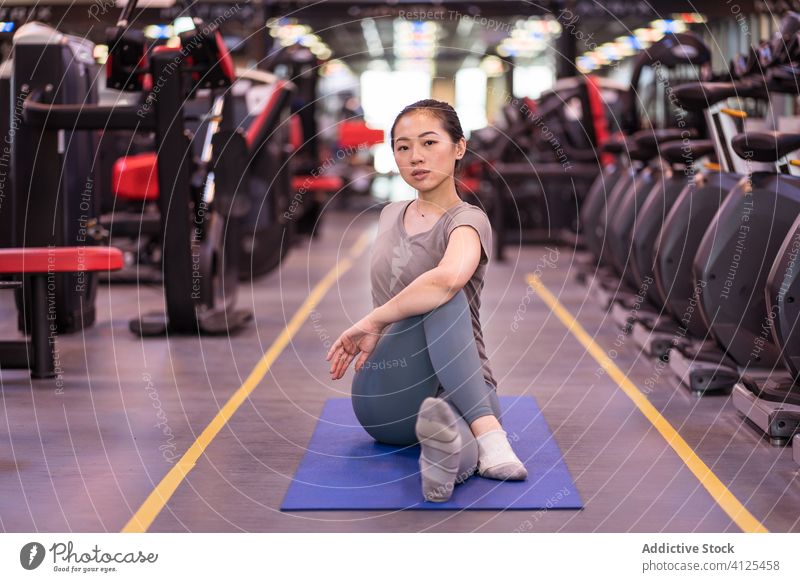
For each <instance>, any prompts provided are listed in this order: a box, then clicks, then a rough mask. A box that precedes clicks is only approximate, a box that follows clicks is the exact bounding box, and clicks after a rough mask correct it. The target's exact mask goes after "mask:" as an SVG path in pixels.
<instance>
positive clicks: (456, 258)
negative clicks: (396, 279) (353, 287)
mask: <svg viewBox="0 0 800 582" xmlns="http://www.w3.org/2000/svg"><path fill="white" fill-rule="evenodd" d="M480 260H481V241H480V237H479V236H478V231H476V230H475V229H474V228H472V227H471V226H468V225H461V226H458V227H456V228H455V229H453V231H452V232H451V233H450V239H449V240H448V242H447V248H446V249H445V252H444V256H443V257H442V260H441V261H439V264H438V265H436V267H434V268H433V269H431V270H430V271H426V272H424V273H422V274H421V275H420V276H419V277H417V278H416V279H414V280H413V281H412V282H411V283H409V285H408V286H407V287H406V288H405V289H403V290H402V291H400V293H398V294H397V295H395V296H394V297H392V298H391V299H390V300H389V301H387V302H386V303H384V304H383V305H381V306H380V307H378V308H376V309H374V310H373V311H372V313H371V314H370V315H369V316H368V317H370V316H371V317H372V319H373V321H374V322H375V323H376V324H377V325H378V326H381V327H386V326H387V325H389V324H392V323H394V322H395V321H400V320H402V319H405V318H407V317H411V316H412V315H419V314H421V313H426V312H428V311H430V310H432V309H435V308H436V307H439V306H440V305H442V304H444V303H447V302H448V301H450V299H452V298H453V296H454V295H455V294H456V293H458V292H459V291H460V290H461V288H462V287H464V285H466V284H467V282H468V281H469V280H470V278H471V277H472V275H473V274H474V273H475V269H477V268H478V263H479V262H480Z"/></svg>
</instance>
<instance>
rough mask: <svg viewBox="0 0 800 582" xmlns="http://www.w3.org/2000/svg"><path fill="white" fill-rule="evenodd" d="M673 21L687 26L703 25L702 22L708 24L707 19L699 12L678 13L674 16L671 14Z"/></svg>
mask: <svg viewBox="0 0 800 582" xmlns="http://www.w3.org/2000/svg"><path fill="white" fill-rule="evenodd" d="M670 16H672V18H673V19H675V20H680V21H682V22H685V23H687V24H703V23H704V22H708V19H707V18H706V17H705V15H704V14H700V13H699V12H678V13H676V14H671V15H670Z"/></svg>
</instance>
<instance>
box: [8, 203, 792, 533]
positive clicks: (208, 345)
mask: <svg viewBox="0 0 800 582" xmlns="http://www.w3.org/2000/svg"><path fill="white" fill-rule="evenodd" d="M376 226H377V213H375V212H365V213H357V212H354V211H342V210H337V211H331V212H327V213H326V215H325V217H324V224H323V228H322V233H321V236H320V237H319V238H317V239H315V240H310V241H308V240H307V239H306V240H304V241H303V243H302V244H301V245H299V246H297V247H295V248H294V249H292V251H291V252H290V253H289V255H288V256H287V258H286V260H285V261H284V264H283V266H282V268H281V269H279V270H277V271H275V272H273V273H271V274H270V275H268V276H266V277H264V278H262V279H260V280H259V281H257V282H256V283H255V284H254V285H253V286H252V287H249V286H244V287H242V288H241V291H240V298H239V305H240V306H242V307H243V308H250V309H252V310H253V312H254V323H253V324H251V325H250V326H249V327H248V328H247V329H245V330H244V331H243V332H241V333H239V334H238V335H235V336H232V337H230V338H228V337H203V338H197V337H170V338H169V339H166V338H160V339H147V340H145V341H141V340H139V339H137V338H136V337H134V336H133V335H132V334H131V333H130V332H129V331H128V328H127V326H128V320H129V319H130V318H132V317H134V316H135V315H137V314H138V313H139V312H147V311H152V310H157V309H158V308H159V305H160V289H159V288H157V287H148V286H142V287H140V288H139V289H137V288H135V287H133V286H114V287H112V288H110V289H109V287H108V285H107V284H103V285H102V286H101V289H100V293H99V298H98V321H97V323H96V324H95V325H94V326H93V327H91V328H90V329H88V330H86V332H85V333H84V334H81V333H78V334H73V335H69V336H66V335H65V336H61V337H60V338H59V341H58V347H57V349H58V352H57V355H58V357H59V359H60V366H61V368H62V369H63V375H62V377H61V378H59V379H58V380H57V381H52V380H48V381H36V382H34V383H31V381H30V378H29V376H28V375H27V373H25V372H21V371H19V372H18V371H4V372H3V375H2V377H0V387H1V388H2V402H0V529H2V531H4V532H30V531H45V532H61V531H75V532H96V531H111V532H114V531H121V530H123V529H125V530H126V531H145V530H146V531H153V532H173V531H178V532H182V531H193V532H219V531H249V532H294V531H311V532H328V531H363V532H418V531H443V532H462V531H463V532H467V531H483V532H494V531H498V532H503V531H514V530H523V531H544V532H555V531H575V532H591V531H610V532H628V531H636V532H687V531H688V532H738V531H742V529H748V530H752V529H759V528H766V529H768V530H769V531H773V532H790V531H792V532H793V531H800V511H799V510H798V509H800V482H798V467H797V466H796V465H795V463H794V462H793V461H792V458H791V450H790V449H789V448H785V449H784V448H778V447H773V446H771V445H770V444H769V443H768V441H767V440H766V439H765V438H763V437H762V436H761V435H759V434H758V433H757V432H756V431H755V430H754V429H753V428H751V427H750V426H749V425H747V424H745V421H744V420H743V419H742V417H741V416H740V415H739V414H738V413H737V412H736V411H735V410H734V408H733V406H732V404H731V403H730V401H729V399H728V397H727V396H716V397H711V396H709V397H705V398H701V399H697V398H695V397H693V396H691V395H690V394H689V393H688V392H687V391H686V390H685V389H683V388H681V387H679V386H677V384H676V381H675V380H674V378H673V377H672V376H671V374H670V372H669V370H668V368H667V367H665V368H663V371H662V372H661V373H658V372H657V368H655V367H654V364H653V362H652V361H649V360H647V359H646V358H644V356H640V355H639V354H638V350H637V349H636V348H635V346H634V344H633V343H632V340H631V339H630V338H625V339H624V340H620V339H619V338H618V335H617V334H618V331H617V329H616V327H615V326H614V325H613V322H612V321H611V319H610V317H608V316H607V315H606V314H605V313H604V311H603V310H601V309H600V308H599V307H598V305H597V303H596V302H594V301H593V300H592V298H591V297H589V296H587V288H586V287H585V286H583V285H580V284H578V283H576V282H575V281H574V277H573V275H574V272H573V271H574V264H573V256H572V254H571V252H570V251H569V249H566V248H563V247H562V248H561V249H560V251H559V252H558V256H557V257H555V253H553V252H552V251H550V250H548V249H546V248H545V247H535V246H524V247H522V248H519V249H516V248H509V251H508V253H507V260H506V262H505V263H499V262H496V261H495V262H493V263H492V264H491V265H490V267H489V273H488V276H487V279H486V286H485V288H484V291H483V309H482V321H483V325H484V330H485V334H486V344H487V349H488V350H489V353H490V360H491V363H492V366H493V370H494V372H495V376H496V377H497V379H498V382H499V393H500V394H501V395H517V394H527V395H531V396H534V397H535V398H536V400H537V401H538V403H539V405H540V407H541V409H542V411H543V414H544V416H545V418H546V420H547V422H548V424H549V426H550V428H551V430H552V432H553V434H554V437H555V439H556V441H557V443H558V445H559V447H560V448H561V450H562V452H563V454H564V458H565V460H566V463H567V466H568V467H569V469H570V471H571V473H572V476H573V478H574V479H575V482H576V485H577V488H578V490H579V492H580V494H581V496H582V498H583V500H584V503H585V508H584V509H583V510H578V511H573V510H551V511H545V510H539V511H505V512H495V511H474V510H469V511H453V512H450V511H414V510H408V511H394V512H377V511H369V512H367V511H365V512H344V511H335V512H333V511H332V512H293V513H291V512H281V511H280V509H279V508H280V503H281V501H282V499H283V496H284V494H285V492H286V490H287V488H288V486H289V483H290V481H291V478H292V475H293V474H294V472H295V470H296V469H297V467H298V464H299V462H300V459H301V458H302V456H303V453H304V448H305V446H306V445H307V443H308V441H309V439H310V438H311V435H312V433H313V431H314V427H315V425H316V419H317V418H318V415H319V414H320V412H321V410H322V407H323V404H324V402H325V400H326V399H327V398H341V397H345V396H347V395H348V394H349V388H350V381H351V379H352V374H353V372H352V368H351V370H349V371H348V374H347V375H346V376H345V377H344V378H342V379H341V380H338V381H331V380H330V379H329V375H328V369H329V364H328V362H326V361H325V354H326V352H327V345H329V344H328V342H332V341H333V340H335V338H336V337H338V335H339V334H340V333H341V332H342V331H343V330H344V329H346V328H347V327H348V326H350V325H351V324H352V323H353V322H354V321H356V320H357V319H359V318H361V317H362V316H364V315H365V314H366V313H367V310H368V308H369V307H370V305H371V301H370V292H369V260H368V258H369V252H370V244H371V241H372V238H373V237H374V236H375V227H376ZM554 257H555V260H552V259H553V258H554ZM534 271H536V274H537V275H539V277H540V280H541V281H542V282H543V284H544V286H545V287H546V288H547V289H548V290H549V292H550V293H552V294H553V295H554V296H555V297H556V298H557V301H558V302H559V304H560V305H561V306H563V309H564V310H566V312H568V314H571V316H572V317H574V318H575V319H576V320H577V322H578V324H579V325H580V328H579V327H578V326H577V325H571V326H570V328H571V329H568V327H567V325H565V321H567V320H564V319H563V318H561V319H560V318H559V317H558V316H557V312H558V311H559V308H558V306H556V307H555V308H554V307H553V304H552V303H548V302H546V301H544V300H543V296H542V294H541V293H540V292H535V291H534V290H533V289H532V288H531V287H529V286H528V282H527V281H528V280H529V279H527V277H528V275H529V274H530V273H533V272H534ZM515 314H516V316H517V319H518V320H519V321H518V327H516V329H515V327H514V326H513V325H512V323H513V321H514V317H515ZM567 317H569V315H568V316H567ZM581 328H582V329H583V330H585V331H586V333H587V334H588V336H590V337H591V340H590V341H592V342H594V345H595V346H596V350H597V349H599V350H601V351H602V352H603V353H606V354H613V355H614V357H613V358H612V362H613V364H612V365H614V366H616V367H617V368H618V369H619V371H620V372H621V373H622V374H616V375H615V374H613V373H609V372H607V371H606V372H604V371H603V369H602V368H601V365H600V364H599V363H598V361H597V360H596V359H595V358H594V357H593V356H592V355H591V353H589V351H587V349H586V347H584V345H583V344H582V343H581V342H580V341H579V336H580V335H581V332H580V329H581ZM14 329H15V310H14V305H13V295H12V294H11V293H4V294H0V333H2V334H3V335H8V334H13V333H14ZM615 344H616V345H615ZM620 344H621V345H620ZM613 350H616V353H615V352H614V351H613ZM595 353H597V351H595ZM621 384H625V385H626V386H627V391H626V390H624V389H623V388H622V387H621ZM636 394H639V396H636ZM632 395H633V396H634V397H633V398H632V397H631V396H632ZM642 395H644V396H646V400H645V399H644V398H641V396H642ZM232 399H233V400H232ZM229 401H230V402H229ZM647 401H649V402H650V403H651V404H652V405H653V407H654V410H652V411H651V412H650V413H649V414H648V415H645V414H644V413H643V412H642V410H643V407H644V408H646V406H647V404H646V403H647ZM643 402H644V404H642V403H643ZM226 403H227V404H226ZM239 403H240V406H238V408H237V405H238V404H239ZM220 410H222V412H221V413H220ZM226 417H229V418H228V420H227V422H225V418H226ZM678 435H679V437H678ZM681 438H682V439H683V440H682V441H681ZM668 440H669V441H671V442H672V443H673V444H672V446H671V445H670V444H669V442H668ZM683 441H685V444H686V445H688V446H685V447H684V446H683ZM706 468H708V469H710V471H711V472H707V471H706ZM529 478H533V479H535V478H536V475H535V473H534V474H533V475H531V477H529ZM701 480H702V482H701ZM556 493H557V492H554V494H556ZM748 512H749V513H748Z"/></svg>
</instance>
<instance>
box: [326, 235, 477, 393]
mask: <svg viewBox="0 0 800 582" xmlns="http://www.w3.org/2000/svg"><path fill="white" fill-rule="evenodd" d="M480 260H481V241H480V236H479V235H478V231H477V230H475V228H473V227H471V226H469V225H461V226H458V227H456V228H454V229H453V231H452V232H451V233H450V238H449V239H448V242H447V248H446V249H445V253H444V256H443V257H442V260H441V261H439V264H438V265H436V267H434V268H433V269H431V270H430V271H426V272H425V273H423V274H422V275H420V276H419V277H417V278H416V279H414V280H413V281H412V282H411V283H410V284H409V285H408V286H407V287H406V288H405V289H403V290H402V291H400V292H399V293H398V294H397V295H395V296H394V297H392V298H391V299H390V300H389V301H387V302H386V303H384V304H383V305H381V306H380V307H377V308H376V309H373V310H372V311H371V312H370V313H369V314H368V315H366V316H365V317H364V318H362V319H361V320H360V321H359V322H357V323H356V324H355V325H353V326H352V327H351V328H350V329H348V330H346V331H345V332H344V333H342V335H341V336H339V338H338V339H337V340H336V342H334V344H333V346H331V349H330V350H328V354H327V356H326V357H325V359H326V360H332V361H331V370H330V373H331V379H333V380H337V379H339V378H341V377H342V376H343V375H344V373H345V371H347V368H348V367H349V366H350V362H352V361H353V358H354V357H355V356H356V355H358V353H359V352H361V356H360V357H359V358H358V361H357V362H356V366H355V368H356V370H360V369H361V366H363V365H364V362H366V361H367V358H369V355H370V354H371V353H372V350H374V349H375V346H376V345H377V343H378V339H379V338H380V336H381V334H382V333H383V330H384V329H385V328H386V327H387V326H388V325H390V324H392V323H394V322H396V321H400V320H402V319H405V318H406V317H411V316H412V315H419V314H421V313H426V312H428V311H430V310H432V309H435V308H436V307H439V306H440V305H442V304H444V303H447V302H448V301H449V300H450V299H451V298H452V297H453V296H454V295H455V294H456V293H458V292H459V291H460V290H461V288H462V287H464V285H466V284H467V281H469V280H470V278H471V277H472V275H473V274H474V273H475V269H477V268H478V264H479V263H480Z"/></svg>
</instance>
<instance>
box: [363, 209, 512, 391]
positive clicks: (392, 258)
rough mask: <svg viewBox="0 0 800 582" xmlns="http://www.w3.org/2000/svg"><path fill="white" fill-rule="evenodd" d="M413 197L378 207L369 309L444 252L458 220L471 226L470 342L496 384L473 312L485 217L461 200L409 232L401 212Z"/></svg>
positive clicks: (488, 233) (484, 259)
mask: <svg viewBox="0 0 800 582" xmlns="http://www.w3.org/2000/svg"><path fill="white" fill-rule="evenodd" d="M413 201H414V200H413V199H412V200H401V201H398V202H390V203H389V204H387V205H386V206H384V208H383V210H381V214H380V218H379V220H378V236H377V238H376V239H375V244H374V246H373V249H372V255H371V257H370V280H371V283H372V305H373V307H375V308H377V307H380V306H381V305H383V304H384V303H386V302H387V301H389V300H390V299H391V298H392V297H394V296H395V295H397V294H398V293H400V291H402V290H403V289H405V288H406V286H408V285H409V284H410V283H411V282H412V281H413V280H414V279H416V278H417V277H419V276H420V275H421V274H422V273H424V272H426V271H430V270H431V269H433V268H434V267H436V266H437V265H438V264H439V262H440V261H441V260H442V257H444V253H445V250H446V248H447V241H448V240H449V238H450V233H451V232H453V229H455V228H456V227H458V226H462V225H469V226H472V227H473V228H474V229H475V230H476V231H477V232H478V235H479V237H480V240H481V246H482V252H481V258H480V261H479V263H478V267H477V268H476V269H475V273H473V275H472V277H471V278H470V280H469V281H468V282H467V284H466V285H465V286H464V292H465V294H466V296H467V301H468V302H469V308H470V313H471V315H472V331H473V333H474V335H475V343H476V344H477V346H478V354H479V355H480V357H481V361H482V362H483V375H484V378H486V380H488V381H489V383H491V384H492V386H494V387H495V388H496V387H497V382H496V381H495V379H494V376H493V375H492V370H491V368H490V367H489V359H488V358H487V357H486V347H485V346H484V343H483V330H482V329H481V323H480V317H479V313H480V308H481V290H482V289H483V277H484V274H485V273H486V266H487V264H488V263H489V260H490V258H491V253H492V227H491V224H490V223H489V217H488V216H486V213H485V212H484V211H483V210H482V209H481V208H479V207H477V206H475V205H474V204H470V203H469V202H464V201H463V200H462V201H461V202H459V203H458V204H456V205H455V206H453V207H451V208H448V209H447V211H445V213H444V214H443V215H442V216H441V217H440V218H439V220H438V221H437V222H436V224H434V225H433V227H432V228H431V229H430V230H426V231H425V232H420V233H417V234H414V235H411V236H409V235H408V234H407V233H406V229H405V226H404V224H403V216H404V213H405V210H406V208H408V206H409V205H410V204H411V203H412V202H413Z"/></svg>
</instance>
